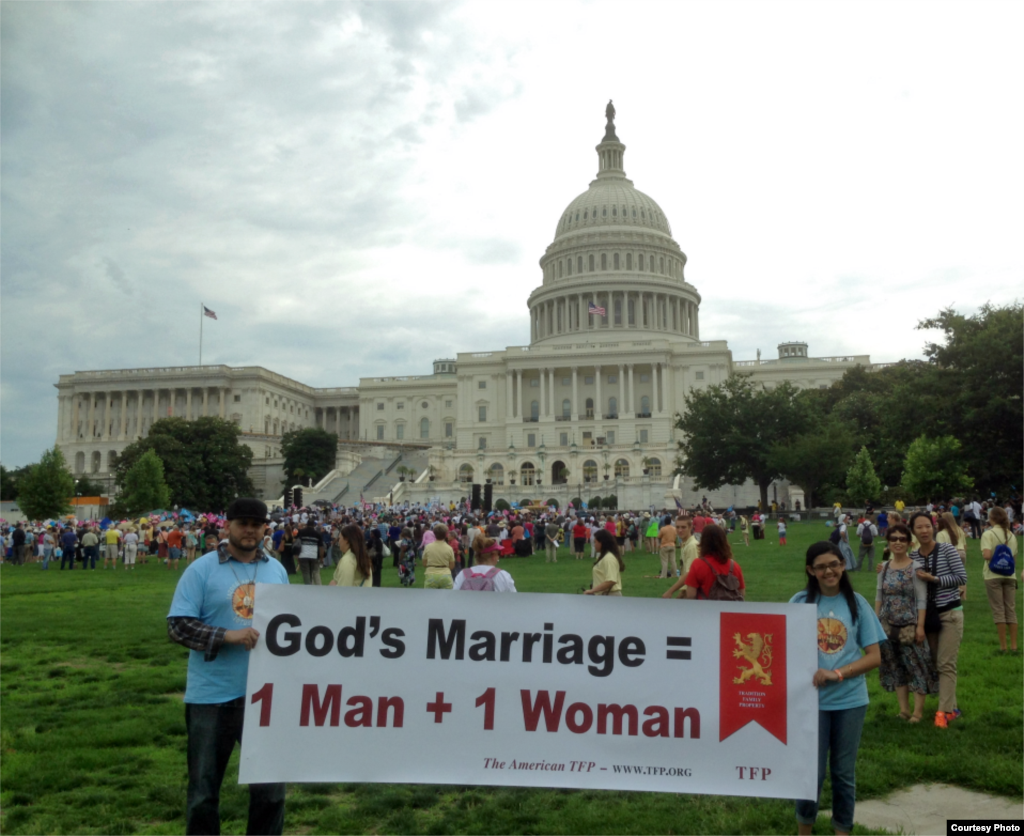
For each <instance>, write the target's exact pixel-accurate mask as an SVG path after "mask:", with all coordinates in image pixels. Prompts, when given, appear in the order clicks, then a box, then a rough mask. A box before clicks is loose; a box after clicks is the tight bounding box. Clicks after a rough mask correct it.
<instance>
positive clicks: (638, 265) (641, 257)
mask: <svg viewBox="0 0 1024 836" xmlns="http://www.w3.org/2000/svg"><path fill="white" fill-rule="evenodd" d="M636 269H637V270H640V271H641V272H643V269H644V254H643V253H640V254H639V255H637V257H636Z"/></svg>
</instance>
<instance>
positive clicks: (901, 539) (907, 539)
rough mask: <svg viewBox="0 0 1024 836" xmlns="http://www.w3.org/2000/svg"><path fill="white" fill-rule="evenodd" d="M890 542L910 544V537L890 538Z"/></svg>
mask: <svg viewBox="0 0 1024 836" xmlns="http://www.w3.org/2000/svg"><path fill="white" fill-rule="evenodd" d="M889 542H890V543H909V542H910V538H908V537H890V538H889Z"/></svg>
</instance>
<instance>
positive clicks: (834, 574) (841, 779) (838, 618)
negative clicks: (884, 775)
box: [790, 541, 885, 836]
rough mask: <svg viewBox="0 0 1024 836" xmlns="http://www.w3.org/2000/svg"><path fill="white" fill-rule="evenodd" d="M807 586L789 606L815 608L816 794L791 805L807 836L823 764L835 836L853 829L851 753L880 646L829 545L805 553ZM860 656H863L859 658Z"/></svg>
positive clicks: (869, 612)
mask: <svg viewBox="0 0 1024 836" xmlns="http://www.w3.org/2000/svg"><path fill="white" fill-rule="evenodd" d="M806 571H807V587H806V588H805V589H803V590H801V591H800V592H798V593H797V594H796V595H794V596H793V597H792V598H791V599H790V603H791V604H814V605H816V606H817V608H818V670H817V671H816V672H815V674H814V679H813V682H814V687H815V688H817V689H818V793H817V797H815V799H814V801H797V803H796V820H797V822H798V823H799V828H798V830H797V832H798V833H799V834H801V836H808V835H809V834H810V833H811V831H812V829H813V827H814V822H815V820H816V819H817V817H818V801H819V798H820V796H821V785H822V784H823V783H824V781H825V764H826V761H829V762H830V763H829V766H830V774H831V777H832V826H833V827H834V828H835V832H836V833H837V834H840V833H843V834H845V833H849V832H850V830H851V829H852V828H853V808H854V803H855V801H856V797H857V775H856V773H857V750H858V749H859V748H860V735H861V731H862V729H863V728H864V716H865V714H866V713H867V708H868V685H867V682H866V681H865V679H864V674H866V673H867V672H868V671H872V670H874V669H875V668H877V667H878V665H879V663H880V662H881V659H882V655H881V652H880V651H879V647H878V645H879V642H882V641H885V633H884V631H883V630H882V625H881V624H880V623H879V621H878V617H877V616H876V615H875V611H874V609H872V607H871V605H870V604H869V603H868V602H867V601H866V600H865V599H864V598H863V596H861V595H859V594H858V593H856V592H854V591H853V587H852V586H851V585H850V579H849V578H848V577H847V576H846V571H845V565H844V560H843V555H842V553H841V552H840V551H839V549H838V548H836V547H835V546H834V545H832V544H831V543H829V542H826V541H822V542H820V543H814V544H813V545H812V546H811V547H810V548H809V549H807V565H806ZM862 654H863V655H862Z"/></svg>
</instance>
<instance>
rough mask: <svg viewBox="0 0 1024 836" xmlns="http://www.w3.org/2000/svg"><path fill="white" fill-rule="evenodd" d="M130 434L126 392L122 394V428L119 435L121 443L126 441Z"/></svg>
mask: <svg viewBox="0 0 1024 836" xmlns="http://www.w3.org/2000/svg"><path fill="white" fill-rule="evenodd" d="M127 433H128V393H127V392H125V391H122V392H121V428H120V432H118V434H117V438H118V440H119V441H124V439H125V435H126V434H127Z"/></svg>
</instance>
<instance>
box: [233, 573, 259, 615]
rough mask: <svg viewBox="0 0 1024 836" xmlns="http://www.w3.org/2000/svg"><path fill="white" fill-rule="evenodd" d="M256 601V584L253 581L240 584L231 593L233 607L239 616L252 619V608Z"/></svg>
mask: <svg viewBox="0 0 1024 836" xmlns="http://www.w3.org/2000/svg"><path fill="white" fill-rule="evenodd" d="M255 603H256V584H254V583H253V582H252V581H249V582H248V583H243V584H239V585H238V586H236V587H235V591H234V592H233V593H231V608H232V609H233V610H234V611H235V615H237V616H238V617H239V618H244V619H247V620H250V619H252V608H253V605H254V604H255Z"/></svg>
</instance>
